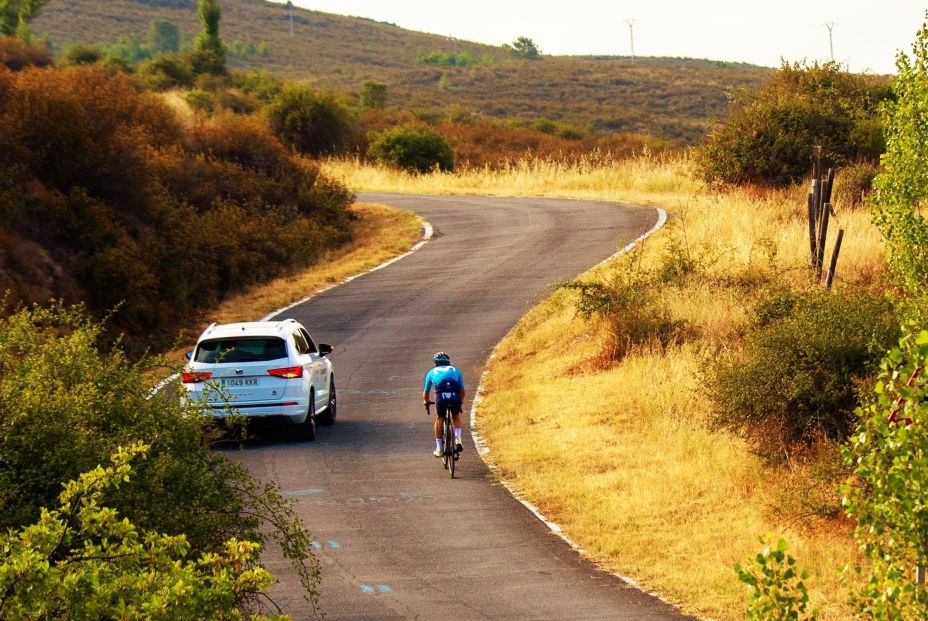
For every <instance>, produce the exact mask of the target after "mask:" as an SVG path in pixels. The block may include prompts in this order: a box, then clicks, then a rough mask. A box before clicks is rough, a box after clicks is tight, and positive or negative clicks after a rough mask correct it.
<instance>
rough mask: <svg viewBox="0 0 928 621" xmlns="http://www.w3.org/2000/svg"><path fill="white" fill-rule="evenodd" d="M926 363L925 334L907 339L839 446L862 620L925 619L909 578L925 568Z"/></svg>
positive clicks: (926, 601)
mask: <svg viewBox="0 0 928 621" xmlns="http://www.w3.org/2000/svg"><path fill="white" fill-rule="evenodd" d="M926 365H928V332H920V333H917V334H915V333H913V334H909V335H907V336H906V337H905V338H903V339H902V340H901V342H900V343H899V346H898V347H894V348H893V349H892V350H891V351H890V352H889V353H888V354H887V355H886V357H885V358H884V360H883V361H882V364H881V368H880V374H879V377H878V381H877V382H876V387H875V393H876V397H877V400H876V402H875V403H871V404H869V405H868V406H867V407H866V408H864V409H862V410H858V413H857V415H858V418H859V419H860V426H859V427H858V428H857V429H856V430H855V433H854V435H853V436H852V437H851V439H850V442H849V443H848V445H847V446H846V447H844V448H843V453H844V463H845V464H846V465H847V466H848V467H849V468H851V469H853V475H854V476H853V477H852V478H848V479H847V483H846V484H845V485H844V488H843V490H842V491H843V493H844V500H843V502H844V506H845V509H846V512H847V515H848V517H849V518H851V519H852V520H853V521H854V523H855V528H854V537H855V539H856V540H857V544H858V546H859V549H860V550H861V551H862V552H863V553H864V555H865V556H866V558H867V560H868V564H869V570H870V575H869V578H868V579H867V581H866V582H863V583H861V582H860V581H854V583H855V584H861V586H860V587H859V588H858V589H856V591H855V592H854V593H853V597H852V603H853V604H854V606H855V607H856V608H857V611H858V613H859V614H860V615H861V617H862V618H865V619H878V620H881V621H883V620H885V621H891V620H892V621H895V620H901V621H918V620H922V619H926V618H928V587H926V586H925V585H924V584H917V583H916V582H915V580H914V579H913V578H914V576H913V575H912V574H913V572H914V568H915V567H916V566H920V567H925V566H928V511H926V510H925V506H926V500H928V492H926V490H928V406H926V404H928V381H926V379H928V378H926V375H925V368H926ZM857 571H858V572H860V571H861V569H860V568H859V567H858V568H857Z"/></svg>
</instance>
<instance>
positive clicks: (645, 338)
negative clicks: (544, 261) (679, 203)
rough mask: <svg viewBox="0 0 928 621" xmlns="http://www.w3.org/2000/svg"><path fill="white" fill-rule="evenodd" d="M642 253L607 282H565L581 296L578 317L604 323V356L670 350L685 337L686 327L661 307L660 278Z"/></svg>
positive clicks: (625, 259) (624, 263)
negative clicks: (643, 347)
mask: <svg viewBox="0 0 928 621" xmlns="http://www.w3.org/2000/svg"><path fill="white" fill-rule="evenodd" d="M641 256H642V255H641V251H635V252H633V253H632V254H629V255H626V256H624V257H623V258H622V259H621V264H620V265H619V267H618V269H616V270H614V271H613V272H612V273H611V275H610V276H609V277H608V278H607V279H606V280H604V281H577V280H572V281H568V282H565V283H561V284H560V285H559V287H560V288H561V289H566V290H568V291H572V292H574V293H576V294H577V301H576V308H577V314H578V315H579V316H580V317H582V318H583V319H585V320H590V319H594V318H595V319H597V320H600V321H602V322H603V326H604V328H605V332H606V337H607V338H606V343H605V346H604V351H603V354H604V355H605V356H606V357H607V358H609V359H611V360H619V359H621V358H623V357H624V356H625V355H626V354H628V353H629V351H631V349H632V348H634V347H636V346H639V345H658V346H660V347H667V346H668V345H670V344H671V343H674V342H676V341H678V340H679V339H681V338H682V337H683V336H684V333H685V330H686V324H685V322H683V321H680V320H675V319H673V318H672V317H671V315H670V313H669V311H668V310H667V309H666V308H665V307H664V306H663V305H662V304H661V302H660V297H659V290H660V286H661V283H660V281H659V279H658V277H657V275H656V274H655V273H653V272H649V271H647V270H645V269H644V268H643V267H642V266H641Z"/></svg>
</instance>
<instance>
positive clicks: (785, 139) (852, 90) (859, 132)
mask: <svg viewBox="0 0 928 621" xmlns="http://www.w3.org/2000/svg"><path fill="white" fill-rule="evenodd" d="M890 97H891V91H890V89H889V84H888V82H887V81H886V80H885V79H884V78H880V77H876V76H867V75H859V74H852V73H850V72H847V71H844V70H842V69H841V67H840V65H838V64H837V63H825V64H822V65H819V64H818V63H814V64H812V65H805V64H801V63H796V64H793V65H790V64H788V63H784V64H783V66H782V67H781V68H780V70H779V71H778V72H776V74H774V76H773V77H772V78H770V80H768V81H767V82H766V83H765V84H764V85H763V86H762V87H761V88H760V89H759V90H758V91H757V92H755V93H749V92H746V91H738V92H736V93H735V95H734V98H733V101H732V103H731V106H730V108H729V110H730V111H729V114H728V118H727V119H726V120H725V121H723V122H722V123H720V124H719V125H718V126H717V127H716V128H715V129H713V130H712V131H710V133H709V134H708V136H707V138H706V140H705V143H704V144H703V146H702V148H701V150H700V153H699V160H698V164H699V169H700V172H701V174H702V176H703V178H704V179H705V180H706V181H708V182H709V183H712V184H759V185H769V186H785V185H788V184H790V183H794V182H797V181H799V180H801V179H803V178H804V177H806V176H807V175H808V174H809V171H810V169H811V166H810V162H811V156H812V147H813V146H814V145H821V146H822V149H823V155H824V158H825V160H826V161H828V162H830V163H831V164H832V165H835V166H844V165H846V164H849V163H851V162H855V161H868V162H871V163H875V162H876V161H877V160H878V159H879V157H880V154H881V153H882V151H883V146H884V145H883V139H882V131H881V124H880V120H879V108H880V105H881V103H882V102H884V101H886V100H888V99H889V98H890Z"/></svg>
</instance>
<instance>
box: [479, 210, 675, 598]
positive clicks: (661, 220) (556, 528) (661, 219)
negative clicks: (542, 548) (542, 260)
mask: <svg viewBox="0 0 928 621" xmlns="http://www.w3.org/2000/svg"><path fill="white" fill-rule="evenodd" d="M656 209H657V222H656V223H655V224H654V226H653V227H651V229H650V230H649V231H648V232H646V233H644V234H643V235H641V236H640V237H638V238H637V239H636V240H635V241H633V242H631V243H630V244H628V245H627V246H625V247H624V248H622V249H621V250H619V251H618V252H617V253H615V254H614V255H612V256H611V257H609V258H608V259H606V260H605V261H602V262H601V263H600V264H599V265H602V264H603V263H608V262H609V261H612V260H613V259H616V258H618V257H621V256H622V255H623V254H626V253H627V252H629V251H631V250H632V249H633V248H635V246H637V245H638V244H639V243H641V242H642V241H644V240H645V239H647V238H648V237H650V236H651V235H653V234H654V233H655V232H657V231H658V230H660V229H661V228H662V227H663V226H664V225H665V224H666V223H667V212H666V211H664V210H663V209H661V208H660V207H656ZM495 357H496V348H494V349H493V351H492V352H490V356H489V358H488V359H487V362H489V361H490V360H493V359H494V358H495ZM489 374H490V371H489V370H485V371H484V372H483V373H482V374H481V375H480V380H479V381H478V382H477V390H476V391H475V394H474V399H473V401H472V402H471V407H470V433H471V437H472V438H473V440H474V446H475V447H477V454H478V455H480V457H481V459H482V460H483V463H485V464H486V465H487V467H488V468H489V469H490V471H491V472H496V473H498V472H499V468H498V467H497V466H496V464H494V463H492V462H491V461H489V460H490V457H489V456H488V453H489V452H490V447H489V446H487V443H486V440H485V439H484V438H483V436H482V435H481V434H480V431H479V423H478V421H477V414H478V410H479V409H480V402H481V401H483V396H484V394H485V389H484V386H485V381H486V379H487V377H488V376H489ZM500 482H501V483H502V484H503V486H504V487H505V488H506V489H507V490H508V491H509V493H510V494H512V496H513V498H515V499H516V500H517V501H519V502H520V503H522V506H524V507H525V508H526V509H528V510H529V511H530V512H531V513H532V515H534V516H535V517H536V518H537V519H538V520H540V521H541V522H542V523H544V525H545V526H547V527H548V529H550V530H551V532H553V533H554V534H556V535H557V536H558V537H560V538H561V539H563V540H564V541H565V542H566V543H567V545H569V546H570V547H571V548H572V549H573V550H574V551H576V552H577V553H578V554H580V555H581V556H583V557H588V554H587V552H586V550H584V549H583V548H581V547H580V546H579V545H577V544H576V543H575V542H574V541H572V540H571V539H570V538H569V537H568V536H567V535H566V534H564V533H563V532H562V531H561V527H560V525H558V524H556V523H554V522H552V521H551V520H549V519H548V518H546V517H545V516H544V515H543V514H542V513H541V511H540V510H539V509H538V507H536V506H535V505H533V504H532V503H530V502H528V501H527V500H526V499H525V498H523V497H522V496H521V495H520V494H519V493H518V492H517V491H516V490H515V489H514V488H513V487H512V485H511V484H510V483H509V481H506V480H505V479H501V480H500ZM609 573H611V574H612V575H613V576H615V577H617V578H619V579H620V580H622V581H623V582H625V583H626V584H629V585H631V586H633V587H635V588H636V589H638V590H639V591H642V592H643V593H647V594H648V595H652V596H654V597H656V598H657V599H659V600H661V601H663V602H667V601H668V600H666V599H665V598H664V597H662V596H661V595H659V594H657V593H652V592H650V591H645V590H644V589H643V588H642V587H641V585H639V584H638V583H637V582H636V581H635V580H634V578H629V577H628V576H623V575H622V574H618V573H615V572H609Z"/></svg>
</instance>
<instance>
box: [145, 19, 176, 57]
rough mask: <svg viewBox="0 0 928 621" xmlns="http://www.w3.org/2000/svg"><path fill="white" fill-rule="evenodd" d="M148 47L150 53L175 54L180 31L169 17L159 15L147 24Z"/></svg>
mask: <svg viewBox="0 0 928 621" xmlns="http://www.w3.org/2000/svg"><path fill="white" fill-rule="evenodd" d="M148 49H149V50H150V51H151V53H152V54H155V55H157V54H176V53H177V52H178V51H180V31H179V30H178V29H177V26H176V25H175V24H174V22H172V21H171V20H169V19H165V18H163V17H159V18H158V19H154V20H152V21H151V23H150V24H149V25H148Z"/></svg>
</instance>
